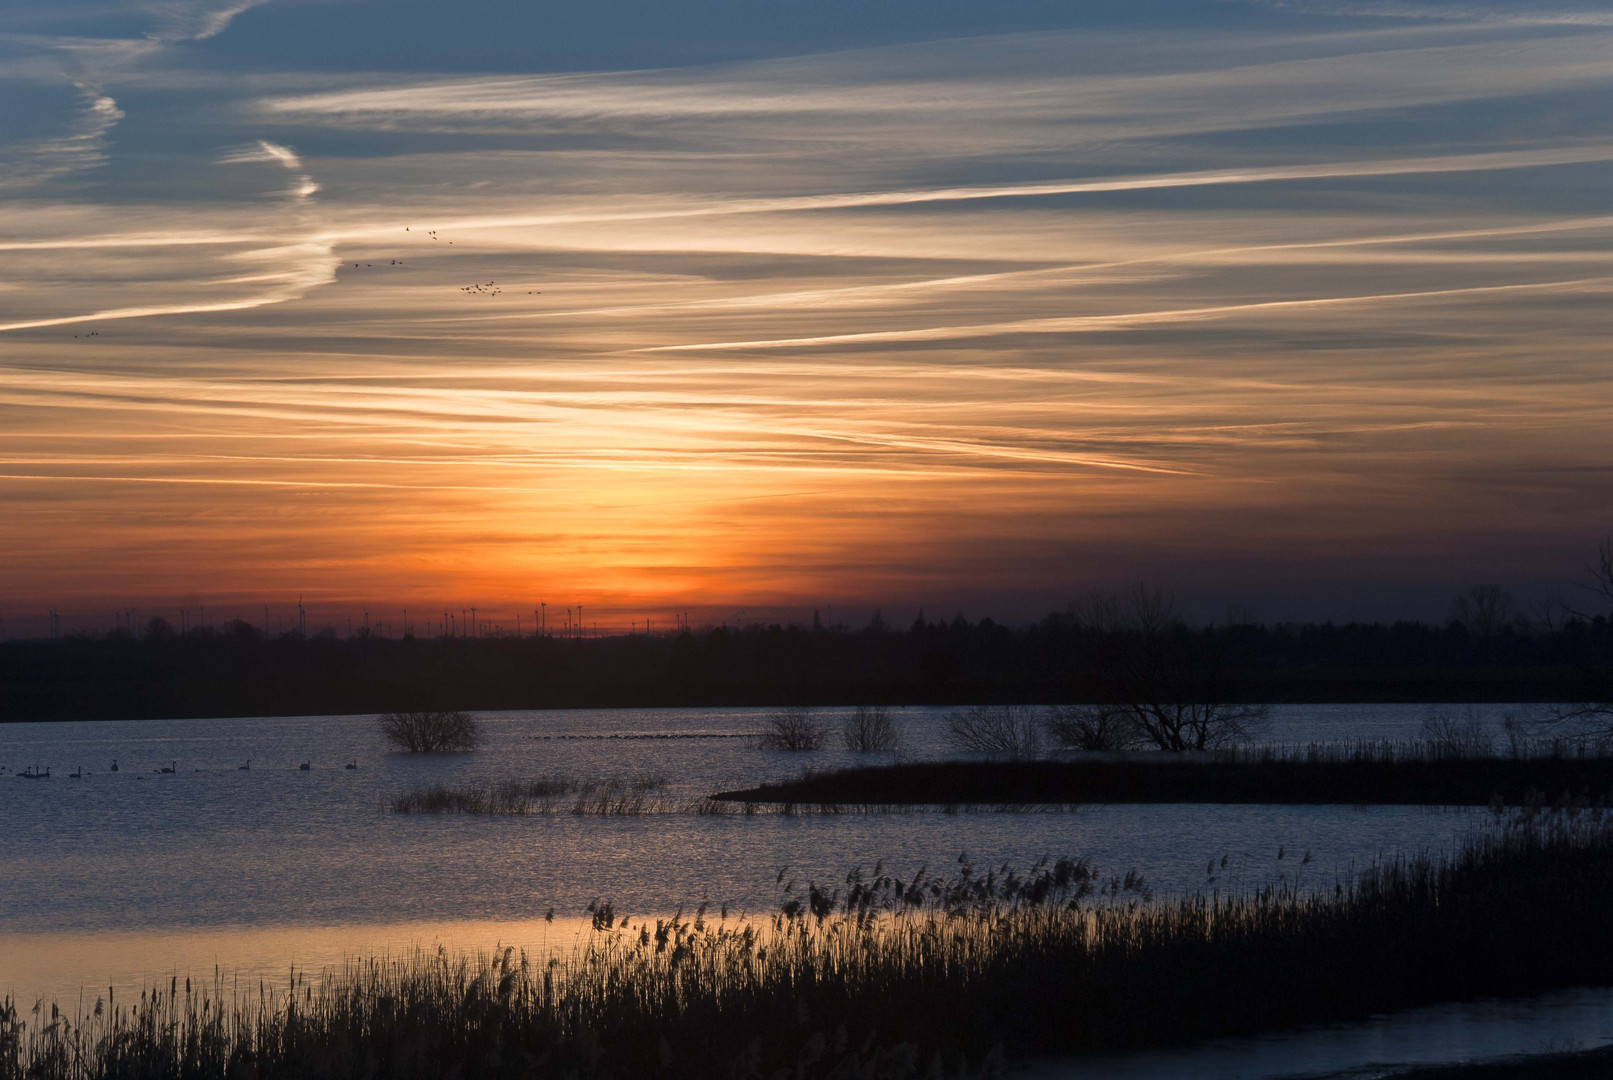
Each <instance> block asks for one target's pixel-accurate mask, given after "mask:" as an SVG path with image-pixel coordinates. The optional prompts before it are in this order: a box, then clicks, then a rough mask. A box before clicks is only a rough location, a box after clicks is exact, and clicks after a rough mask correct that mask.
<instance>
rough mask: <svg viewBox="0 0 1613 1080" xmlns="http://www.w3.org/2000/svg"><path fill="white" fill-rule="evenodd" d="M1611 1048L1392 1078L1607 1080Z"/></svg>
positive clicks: (1420, 1071)
mask: <svg viewBox="0 0 1613 1080" xmlns="http://www.w3.org/2000/svg"><path fill="white" fill-rule="evenodd" d="M1610 1076H1613V1046H1603V1047H1599V1048H1598V1049H1595V1050H1568V1051H1563V1052H1562V1053H1557V1054H1533V1055H1530V1056H1528V1057H1517V1058H1508V1059H1507V1060H1505V1061H1492V1062H1486V1063H1484V1064H1482V1065H1438V1066H1434V1067H1432V1068H1426V1069H1410V1070H1407V1071H1406V1072H1399V1073H1395V1074H1394V1080H1607V1078H1608V1077H1610Z"/></svg>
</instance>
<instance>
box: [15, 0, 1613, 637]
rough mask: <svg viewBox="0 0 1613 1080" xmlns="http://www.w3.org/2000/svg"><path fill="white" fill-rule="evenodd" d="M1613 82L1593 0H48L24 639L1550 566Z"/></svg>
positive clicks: (1608, 457) (27, 45)
mask: <svg viewBox="0 0 1613 1080" xmlns="http://www.w3.org/2000/svg"><path fill="white" fill-rule="evenodd" d="M1610 92H1613V16H1610V15H1609V14H1608V13H1607V7H1606V5H1605V4H1598V5H1582V6H1579V7H1575V6H1572V5H1571V4H1569V5H1557V4H1520V3H1505V4H1502V3H1495V4H1490V5H1485V4H1476V3H1466V2H1463V3H1453V4H1448V5H1440V4H1421V3H1393V2H1389V3H1362V4H1349V3H1341V4H1333V3H1315V4H1311V3H1305V2H1297V3H1284V4H1280V5H1265V4H1257V3H1221V2H1209V0H1205V2H1198V3H1181V2H1178V3H1138V2H1132V0H1127V2H1124V3H1121V2H1110V3H1105V2H1097V3H1070V2H1052V0H1046V2H1043V0H1001V2H991V3H987V2H984V0H967V2H966V0H929V2H924V3H918V2H906V0H810V2H809V0H676V2H667V0H556V2H552V3H532V2H527V0H476V2H469V3H464V4H448V3H443V2H441V0H268V2H261V3H253V2H252V0H211V2H200V0H197V2H192V0H126V2H122V3H115V2H112V0H84V2H79V0H70V2H69V0H11V2H9V3H7V4H6V5H4V7H3V8H0V101H3V102H4V107H3V108H0V203H3V205H0V456H3V459H4V461H3V464H0V511H3V513H0V545H3V550H4V553H5V554H4V558H3V560H0V619H3V620H4V622H3V624H0V633H5V634H10V635H15V634H22V633H33V632H40V631H41V630H42V629H43V627H44V625H45V623H44V617H45V612H46V610H47V609H49V608H56V609H58V610H59V611H60V612H61V614H62V620H63V624H64V628H67V627H73V626H84V627H92V626H93V627H100V628H104V627H108V626H110V625H111V624H112V620H113V616H112V612H113V611H114V610H123V609H128V608H135V609H137V610H138V611H139V612H140V617H142V618H143V617H145V616H146V615H149V614H153V613H158V614H164V615H165V616H167V617H169V618H176V616H175V615H174V614H173V613H174V612H175V611H177V609H178V608H179V607H181V606H186V607H190V608H195V607H198V606H200V605H206V606H207V607H208V608H209V610H210V611H212V612H214V613H215V616H214V617H224V616H229V615H236V614H239V615H241V616H243V617H245V618H248V619H249V620H251V621H253V622H259V621H261V619H262V617H263V610H264V605H266V604H267V605H270V611H271V619H274V618H284V617H285V616H286V615H287V613H288V612H290V611H292V610H293V609H294V607H295V604H296V601H297V598H298V596H299V595H300V596H302V597H303V598H304V600H305V603H306V604H307V605H308V608H309V610H310V612H312V613H315V614H312V615H311V619H314V620H323V619H327V618H328V619H331V620H339V619H345V618H346V617H348V616H349V615H351V616H354V617H358V616H359V615H360V613H361V612H362V611H364V610H368V611H370V613H371V617H372V619H375V620H381V619H383V618H384V619H388V620H392V621H393V623H394V625H396V622H397V620H398V619H399V618H400V616H399V614H398V613H399V612H400V611H401V609H402V608H403V607H405V606H407V607H409V608H411V609H412V611H413V612H414V613H416V614H413V615H412V616H411V618H412V619H415V620H416V621H419V620H420V619H423V618H424V617H425V616H426V614H428V613H430V612H440V611H442V610H444V609H452V610H454V611H455V612H457V611H458V610H459V609H460V608H462V607H466V606H468V605H471V604H475V605H477V606H478V607H479V608H480V609H481V611H482V613H483V614H482V618H483V619H484V620H489V621H497V622H500V623H502V624H504V625H505V626H506V627H507V628H510V629H513V622H514V618H515V616H516V613H517V612H520V613H521V614H522V618H523V620H524V624H525V626H526V628H527V629H528V630H530V628H531V623H530V620H531V617H532V615H531V612H532V610H533V609H534V608H536V607H537V606H538V604H539V603H540V602H546V603H547V604H548V610H549V612H550V613H551V615H550V619H551V625H552V624H553V622H554V618H555V615H554V613H556V612H557V611H558V610H560V609H561V608H563V607H565V606H566V605H569V604H574V603H579V602H580V603H582V604H583V605H585V610H586V612H587V616H586V618H587V621H588V622H590V623H592V622H594V621H596V620H597V621H598V622H599V624H600V626H601V628H604V627H607V626H611V627H615V626H620V627H626V626H627V625H629V624H630V622H633V621H637V622H638V623H639V624H640V625H641V626H642V624H643V620H645V619H646V618H650V619H654V620H656V621H657V623H658V624H660V625H670V624H671V620H672V612H674V611H683V610H688V611H689V612H690V613H691V617H692V618H694V619H695V620H696V621H697V622H699V621H717V622H723V621H726V622H728V623H730V624H732V623H734V622H736V621H737V622H746V621H750V620H752V619H760V618H774V617H778V618H803V617H810V613H811V611H812V610H813V609H814V608H817V609H822V610H824V611H825V614H826V616H831V615H832V617H833V618H835V619H841V618H843V619H845V620H846V621H848V622H861V621H865V620H866V618H867V616H868V613H869V612H870V611H872V610H873V609H875V608H883V609H884V611H885V613H886V616H887V617H888V618H889V617H893V616H894V617H898V618H901V619H904V620H905V619H910V618H911V617H912V614H913V612H914V611H915V610H917V609H918V608H920V607H923V608H924V609H925V610H926V611H928V612H929V614H930V615H932V616H947V617H950V616H951V614H952V613H953V612H955V611H958V610H962V611H964V612H965V613H966V614H967V615H969V616H970V617H974V618H978V617H980V616H982V615H992V616H993V617H996V618H998V619H1000V620H1005V621H1020V620H1024V619H1028V618H1034V617H1036V616H1039V615H1040V614H1042V613H1043V612H1045V611H1048V610H1051V609H1055V608H1059V607H1061V606H1063V605H1064V604H1065V603H1066V602H1067V601H1068V600H1069V599H1070V598H1071V597H1073V596H1075V595H1076V594H1078V593H1081V592H1083V591H1085V590H1087V589H1091V588H1094V587H1101V586H1106V585H1114V584H1119V583H1123V582H1127V581H1133V580H1137V579H1139V578H1143V579H1148V580H1151V581H1155V582H1160V583H1163V584H1166V585H1169V586H1171V587H1173V588H1175V589H1176V591H1177V593H1178V594H1179V595H1180V596H1181V597H1182V599H1183V600H1184V602H1185V603H1186V604H1187V605H1188V607H1189V608H1190V610H1192V611H1193V612H1195V613H1197V614H1198V615H1199V616H1201V617H1205V618H1212V617H1219V616H1220V615H1221V614H1222V613H1223V612H1224V611H1225V610H1226V608H1227V606H1228V605H1229V604H1236V605H1239V606H1241V607H1243V608H1246V609H1250V610H1252V611H1253V612H1254V613H1255V614H1256V615H1258V616H1260V617H1262V618H1265V619H1289V618H1317V619H1323V618H1333V619H1351V618H1395V617H1401V616H1405V617H1417V618H1438V617H1440V616H1441V615H1442V614H1443V613H1444V611H1445V610H1446V606H1447V605H1448V602H1449V599H1450V597H1451V596H1452V595H1453V594H1454V593H1455V592H1456V591H1457V590H1459V589H1461V588H1464V587H1466V586H1468V585H1471V584H1474V583H1477V582H1490V581H1493V582H1498V583H1501V584H1503V585H1506V586H1508V587H1509V588H1512V589H1514V590H1515V591H1516V592H1517V593H1518V594H1519V597H1520V599H1528V598H1531V597H1536V596H1540V595H1543V594H1544V593H1545V591H1546V590H1548V589H1550V588H1552V587H1555V586H1558V585H1561V584H1566V583H1567V582H1569V581H1571V580H1572V579H1573V577H1574V576H1575V574H1576V573H1577V571H1578V570H1579V569H1580V568H1581V567H1582V566H1583V564H1584V563H1585V562H1586V561H1587V559H1588V557H1589V556H1590V554H1591V552H1592V549H1593V548H1594V546H1595V544H1596V542H1597V541H1598V540H1599V539H1601V538H1602V537H1603V536H1604V535H1606V534H1607V533H1608V532H1610V531H1613V483H1610V480H1613V425H1610V423H1609V418H1610V416H1613V379H1610V378H1609V376H1610V366H1613V337H1610V334H1609V331H1610V329H1613V313H1610V308H1609V304H1610V300H1613V186H1610V185H1613V107H1610V102H1613V96H1610Z"/></svg>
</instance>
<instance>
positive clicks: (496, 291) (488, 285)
mask: <svg viewBox="0 0 1613 1080" xmlns="http://www.w3.org/2000/svg"><path fill="white" fill-rule="evenodd" d="M403 231H404V232H409V231H410V229H409V226H407V225H405V226H404V227H403ZM426 235H427V236H429V237H430V238H431V239H433V240H442V237H440V236H438V235H437V230H436V229H427V230H426ZM444 242H445V243H448V244H452V243H453V241H452V240H448V241H444ZM386 265H388V266H402V265H403V260H402V259H389V260H388V261H387V264H386ZM374 268H375V264H374V263H354V264H353V269H354V270H373V269H374ZM459 291H460V292H462V293H469V294H471V295H473V296H490V297H491V296H499V295H501V294H502V293H503V292H504V290H503V288H502V287H498V283H497V282H494V281H487V282H477V283H475V284H471V285H462V286H460V288H459ZM527 295H528V296H542V295H543V292H542V290H539V289H529V290H527ZM100 336H101V333H100V331H98V330H91V331H90V332H89V333H86V334H74V335H73V340H75V341H77V340H78V339H79V338H81V337H82V338H92V337H100ZM17 775H18V776H21V775H22V774H21V773H18V774H17Z"/></svg>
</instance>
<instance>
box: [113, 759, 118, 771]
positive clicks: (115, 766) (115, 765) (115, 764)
mask: <svg viewBox="0 0 1613 1080" xmlns="http://www.w3.org/2000/svg"><path fill="white" fill-rule="evenodd" d="M112 771H113V772H117V771H118V759H117V758H113V759H112Z"/></svg>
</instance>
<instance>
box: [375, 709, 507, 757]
mask: <svg viewBox="0 0 1613 1080" xmlns="http://www.w3.org/2000/svg"><path fill="white" fill-rule="evenodd" d="M378 723H379V724H380V727H381V734H383V735H385V736H386V740H387V742H389V743H391V744H392V745H393V746H395V747H397V748H398V749H399V750H405V751H408V752H409V753H411V754H452V753H459V752H461V751H465V750H474V749H476V744H477V743H478V742H480V741H481V732H480V730H479V729H478V727H477V724H476V718H475V717H474V716H472V715H471V714H470V713H463V712H436V711H417V712H391V713H387V714H386V715H384V716H382V717H381V719H380V720H379V721H378Z"/></svg>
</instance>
